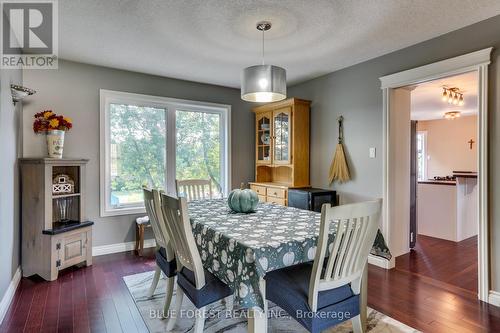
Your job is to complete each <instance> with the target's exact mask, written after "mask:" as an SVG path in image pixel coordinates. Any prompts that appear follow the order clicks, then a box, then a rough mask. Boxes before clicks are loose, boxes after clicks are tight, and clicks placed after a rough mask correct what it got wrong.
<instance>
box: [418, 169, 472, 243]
mask: <svg viewBox="0 0 500 333" xmlns="http://www.w3.org/2000/svg"><path fill="white" fill-rule="evenodd" d="M454 176H456V180H428V181H419V182H418V186H417V198H418V199H417V224H418V226H417V228H418V233H419V234H421V235H426V236H431V237H436V238H441V239H447V240H451V241H454V242H459V241H462V240H464V239H467V238H469V237H472V236H475V235H477V233H478V223H477V216H476V215H477V174H474V173H454ZM443 185H444V186H443Z"/></svg>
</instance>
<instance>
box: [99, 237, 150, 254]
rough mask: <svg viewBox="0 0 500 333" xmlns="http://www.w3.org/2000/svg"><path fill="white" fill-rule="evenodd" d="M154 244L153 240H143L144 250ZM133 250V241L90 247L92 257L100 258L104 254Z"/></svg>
mask: <svg viewBox="0 0 500 333" xmlns="http://www.w3.org/2000/svg"><path fill="white" fill-rule="evenodd" d="M155 246H156V242H155V240H154V239H145V240H144V248H145V249H146V248H149V247H155ZM134 249H135V241H134V242H126V243H116V244H108V245H100V246H93V247H92V256H93V257H97V256H102V255H105V254H111V253H118V252H126V251H132V250H134Z"/></svg>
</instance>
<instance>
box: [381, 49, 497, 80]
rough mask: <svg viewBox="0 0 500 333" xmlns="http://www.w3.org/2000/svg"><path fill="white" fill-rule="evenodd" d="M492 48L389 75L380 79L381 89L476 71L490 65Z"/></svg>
mask: <svg viewBox="0 0 500 333" xmlns="http://www.w3.org/2000/svg"><path fill="white" fill-rule="evenodd" d="M492 50H493V48H492V47H488V48H486V49H482V50H479V51H475V52H471V53H468V54H464V55H461V56H458V57H454V58H449V59H446V60H442V61H438V62H435V63H432V64H428V65H424V66H420V67H417V68H412V69H408V70H406V71H402V72H398V73H394V74H389V75H386V76H382V77H381V78H380V82H381V87H380V88H381V89H386V88H400V87H404V86H409V85H413V84H418V83H422V82H426V81H432V80H435V79H439V78H442V77H444V76H450V75H456V74H462V73H466V72H471V71H475V70H477V68H478V67H479V66H484V65H488V64H489V63H490V55H491V51H492Z"/></svg>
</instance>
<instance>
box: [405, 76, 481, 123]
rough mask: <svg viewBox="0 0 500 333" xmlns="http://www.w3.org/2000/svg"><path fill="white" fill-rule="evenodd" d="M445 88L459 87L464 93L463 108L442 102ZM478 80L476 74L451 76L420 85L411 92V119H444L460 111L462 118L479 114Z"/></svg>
mask: <svg viewBox="0 0 500 333" xmlns="http://www.w3.org/2000/svg"><path fill="white" fill-rule="evenodd" d="M443 86H446V87H450V88H451V87H457V88H459V89H460V91H462V92H463V93H464V102H465V104H464V105H463V106H457V105H452V104H449V103H448V102H443V101H442V100H441V97H442V93H443ZM477 92H478V79H477V74H476V72H470V73H466V74H462V75H455V76H450V77H447V78H442V79H439V80H434V81H430V82H426V83H422V84H419V85H418V86H416V87H415V89H414V90H412V92H411V119H412V120H431V119H443V117H444V114H445V112H448V111H460V113H461V115H462V116H472V115H475V114H477V113H478V108H477V102H478V98H477V97H478V95H477Z"/></svg>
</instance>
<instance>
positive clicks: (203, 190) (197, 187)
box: [175, 179, 213, 201]
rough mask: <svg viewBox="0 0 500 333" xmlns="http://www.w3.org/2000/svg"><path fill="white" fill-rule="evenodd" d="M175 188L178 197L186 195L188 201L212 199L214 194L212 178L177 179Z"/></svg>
mask: <svg viewBox="0 0 500 333" xmlns="http://www.w3.org/2000/svg"><path fill="white" fill-rule="evenodd" d="M175 189H176V190H177V196H178V197H179V196H185V197H186V198H187V200H188V201H191V200H201V199H212V195H213V194H212V181H211V180H210V179H182V180H180V179H176V180H175ZM207 190H208V191H207Z"/></svg>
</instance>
